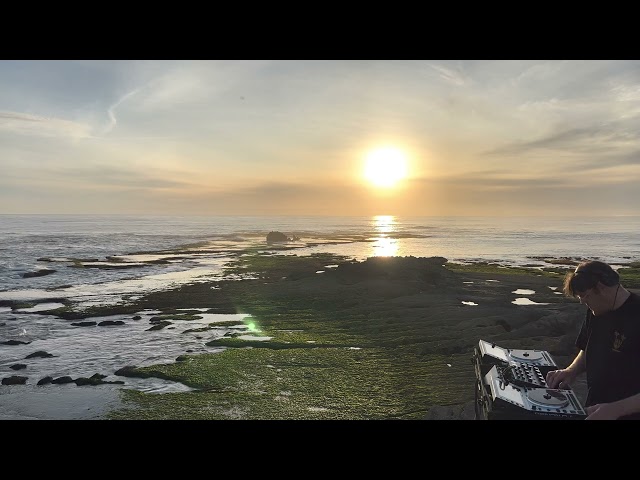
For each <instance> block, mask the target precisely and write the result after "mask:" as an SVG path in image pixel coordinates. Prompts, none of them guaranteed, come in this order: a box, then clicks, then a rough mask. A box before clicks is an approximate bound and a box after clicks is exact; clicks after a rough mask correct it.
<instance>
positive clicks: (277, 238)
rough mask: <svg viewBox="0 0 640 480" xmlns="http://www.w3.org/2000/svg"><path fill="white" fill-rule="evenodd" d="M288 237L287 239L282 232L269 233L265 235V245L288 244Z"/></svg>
mask: <svg viewBox="0 0 640 480" xmlns="http://www.w3.org/2000/svg"><path fill="white" fill-rule="evenodd" d="M288 241H289V237H287V236H286V235H285V234H284V233H282V232H269V233H268V234H267V243H277V242H288Z"/></svg>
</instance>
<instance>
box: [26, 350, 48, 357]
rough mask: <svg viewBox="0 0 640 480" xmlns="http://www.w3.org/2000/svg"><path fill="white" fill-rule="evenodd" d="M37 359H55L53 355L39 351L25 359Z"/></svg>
mask: <svg viewBox="0 0 640 480" xmlns="http://www.w3.org/2000/svg"><path fill="white" fill-rule="evenodd" d="M37 357H40V358H49V357H53V355H52V354H51V353H47V352H45V351H44V350H38V351H37V352H33V353H30V354H29V355H27V356H26V357H24V358H37Z"/></svg>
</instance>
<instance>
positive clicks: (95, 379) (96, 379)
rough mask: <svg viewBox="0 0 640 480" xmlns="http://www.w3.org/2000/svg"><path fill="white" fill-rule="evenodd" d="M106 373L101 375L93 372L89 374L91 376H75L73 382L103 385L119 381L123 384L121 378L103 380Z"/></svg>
mask: <svg viewBox="0 0 640 480" xmlns="http://www.w3.org/2000/svg"><path fill="white" fill-rule="evenodd" d="M106 377H107V376H106V375H101V374H99V373H94V374H93V375H91V377H89V378H86V377H80V378H76V379H75V380H74V381H75V384H76V385H78V386H79V387H80V386H83V385H103V384H105V383H119V384H123V383H124V382H123V381H121V380H116V381H114V382H105V381H104V380H103V379H104V378H106Z"/></svg>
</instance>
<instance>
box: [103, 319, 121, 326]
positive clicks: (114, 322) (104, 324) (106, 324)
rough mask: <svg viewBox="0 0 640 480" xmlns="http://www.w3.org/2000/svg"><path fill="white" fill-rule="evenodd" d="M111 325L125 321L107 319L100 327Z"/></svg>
mask: <svg viewBox="0 0 640 480" xmlns="http://www.w3.org/2000/svg"><path fill="white" fill-rule="evenodd" d="M109 325H124V322H123V321H122V320H105V321H104V322H100V323H99V324H98V326H99V327H106V326H109Z"/></svg>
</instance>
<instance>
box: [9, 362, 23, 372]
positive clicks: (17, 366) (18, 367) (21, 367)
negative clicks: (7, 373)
mask: <svg viewBox="0 0 640 480" xmlns="http://www.w3.org/2000/svg"><path fill="white" fill-rule="evenodd" d="M9 368H10V369H11V370H24V369H25V368H27V365H26V364H24V363H16V364H15V365H11V366H10V367H9Z"/></svg>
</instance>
